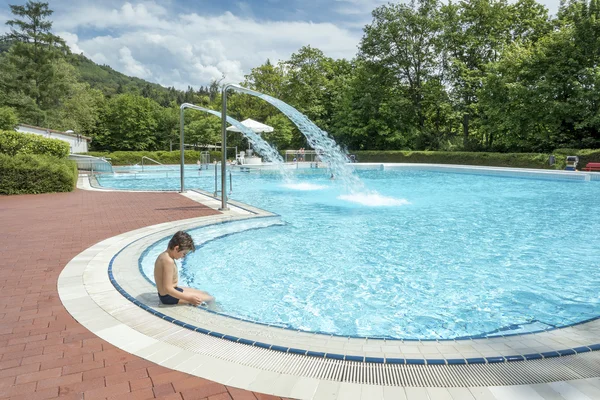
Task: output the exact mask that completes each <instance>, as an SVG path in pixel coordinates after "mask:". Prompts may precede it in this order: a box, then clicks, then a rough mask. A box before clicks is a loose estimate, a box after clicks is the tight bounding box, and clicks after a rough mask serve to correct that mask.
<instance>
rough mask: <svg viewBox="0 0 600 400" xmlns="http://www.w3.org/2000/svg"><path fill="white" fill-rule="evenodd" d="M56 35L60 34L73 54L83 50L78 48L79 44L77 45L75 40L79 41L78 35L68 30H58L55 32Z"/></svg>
mask: <svg viewBox="0 0 600 400" xmlns="http://www.w3.org/2000/svg"><path fill="white" fill-rule="evenodd" d="M57 35H58V36H60V37H61V38H63V39H65V43H67V46H69V48H70V49H71V51H72V52H73V53H75V54H81V53H84V54H85V52H84V51H83V50H81V49H80V48H79V46H78V45H77V42H78V41H79V37H78V36H77V35H76V34H74V33H70V32H58V33H57Z"/></svg>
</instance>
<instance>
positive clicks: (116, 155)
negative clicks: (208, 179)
mask: <svg viewBox="0 0 600 400" xmlns="http://www.w3.org/2000/svg"><path fill="white" fill-rule="evenodd" d="M85 154H86V155H89V156H94V157H106V158H110V162H111V163H112V165H134V164H141V163H142V157H143V156H146V157H150V158H152V159H153V160H156V161H158V162H159V163H162V164H179V163H180V155H181V152H180V151H179V150H178V151H115V152H112V153H103V152H97V151H92V152H88V153H85ZM228 154H229V153H228ZM234 157H235V155H234V154H233V153H231V157H229V158H234ZM199 159H200V152H199V151H195V150H186V151H185V163H186V164H195V163H196V161H198V160H199ZM210 160H211V161H214V160H221V152H220V151H211V152H210ZM146 163H147V164H148V165H156V164H155V163H153V162H152V161H148V160H146V161H144V164H146Z"/></svg>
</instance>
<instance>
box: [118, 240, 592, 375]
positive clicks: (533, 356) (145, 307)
mask: <svg viewBox="0 0 600 400" xmlns="http://www.w3.org/2000/svg"><path fill="white" fill-rule="evenodd" d="M148 236H149V235H148ZM145 237H146V236H144V237H142V238H139V239H137V240H135V241H133V242H131V243H129V244H128V245H126V246H125V247H123V248H122V249H121V250H119V251H118V252H117V253H116V254H115V255H114V256H113V257H112V258H111V260H110V263H109V265H108V278H109V280H110V282H111V283H112V285H113V286H114V287H115V289H116V290H117V291H118V292H119V293H120V294H121V295H123V297H125V298H126V299H127V300H129V301H131V302H132V303H133V304H135V305H136V306H138V307H140V308H141V309H143V310H145V311H147V312H149V313H151V314H152V315H155V316H157V317H159V318H161V319H164V320H166V321H169V322H171V323H173V324H176V325H178V326H181V327H183V328H185V329H189V330H192V331H196V332H199V333H202V334H205V335H210V336H214V337H217V338H220V339H224V340H229V341H232V342H237V343H241V344H245V345H248V346H256V347H259V348H264V349H269V350H274V351H281V352H285V353H291V354H299V355H306V356H309V357H318V358H329V359H334V360H345V361H353V362H365V363H376V364H401V365H410V364H412V365H464V364H493V363H504V362H515V361H524V360H539V359H542V358H552V357H562V356H568V355H574V354H579V353H586V352H590V351H597V350H600V343H598V344H592V345H589V346H581V347H576V348H572V349H563V350H559V351H550V352H544V353H541V354H539V353H533V354H524V355H512V356H506V357H502V356H497V357H486V358H483V357H480V358H466V359H462V358H451V359H440V358H437V359H427V358H422V359H421V358H416V359H415V358H407V359H405V358H383V357H364V356H354V355H344V354H336V353H322V352H315V351H309V350H304V349H297V348H290V347H284V346H276V345H271V344H268V343H262V342H255V341H252V340H248V339H244V338H238V337H236V336H231V335H226V334H223V333H219V332H214V331H209V330H207V329H204V328H200V327H197V326H194V325H191V324H188V323H184V322H182V321H180V320H177V319H175V318H173V317H170V316H168V315H165V314H163V313H161V312H159V311H156V310H154V309H153V308H152V307H149V306H148V305H146V304H144V303H142V302H140V301H139V300H137V299H136V298H134V297H133V296H131V295H130V294H129V293H127V292H126V291H125V290H124V289H123V288H122V287H121V286H120V285H119V284H118V282H117V281H116V279H115V277H114V275H113V270H112V269H113V263H114V261H115V259H116V258H117V257H118V256H119V254H121V253H122V252H123V251H124V250H125V249H126V248H127V247H129V246H130V245H132V244H134V243H135V242H137V241H139V240H142V239H144V238H145ZM142 275H143V276H144V277H145V278H146V279H148V277H146V276H145V274H143V273H142ZM151 283H153V282H151ZM204 311H208V312H213V311H210V310H204ZM217 314H219V313H217ZM220 315H223V316H227V315H225V314H220ZM227 317H229V316H227ZM230 318H231V317H230ZM598 318H600V317H598ZM235 319H241V318H235ZM595 319H597V318H592V319H590V320H587V321H585V322H590V321H593V320H595ZM250 322H253V321H250ZM254 323H256V324H257V325H267V324H263V323H258V322H254ZM582 323H583V322H582ZM573 325H577V324H573ZM269 326H274V327H278V328H281V326H278V325H269ZM553 329H558V328H553ZM553 329H550V330H553ZM292 330H295V331H300V330H298V329H292ZM311 333H318V332H311ZM531 333H535V332H527V333H522V334H510V335H504V336H515V335H527V334H531ZM326 334H327V335H329V336H341V335H331V334H329V333H326ZM343 337H349V338H361V339H364V338H365V337H362V336H343ZM494 337H499V336H494ZM474 338H475V337H472V338H469V339H466V338H460V339H447V340H438V341H439V342H444V341H459V340H463V339H466V340H471V339H474ZM483 338H485V337H483ZM367 339H385V340H388V341H403V342H414V341H417V342H418V341H419V340H418V339H398V338H390V339H388V338H383V337H378V338H367ZM477 339H480V338H477ZM424 341H425V340H424Z"/></svg>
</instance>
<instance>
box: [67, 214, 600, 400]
mask: <svg viewBox="0 0 600 400" xmlns="http://www.w3.org/2000/svg"><path fill="white" fill-rule="evenodd" d="M206 222H207V218H199V219H194V220H187V221H178V222H175V223H169V224H160V225H155V226H152V227H147V228H143V229H139V230H136V231H132V232H129V233H127V234H123V235H118V236H115V237H113V238H110V239H107V240H105V241H102V242H100V243H98V244H96V245H94V246H92V247H90V248H89V249H87V250H85V251H84V252H82V253H80V254H79V255H78V256H77V257H75V258H74V259H73V260H71V262H69V264H67V266H66V267H65V269H64V270H63V272H62V273H61V276H60V278H59V281H58V287H59V295H60V298H61V301H62V302H63V304H64V305H65V308H66V309H67V310H68V311H69V312H70V313H71V314H72V315H73V316H74V317H75V318H76V319H77V320H78V321H79V322H80V323H81V324H82V325H83V326H85V327H86V328H88V329H90V330H91V331H92V332H94V333H95V334H97V335H98V336H99V337H101V338H103V339H105V340H107V341H108V342H110V343H112V344H113V345H115V346H117V347H119V348H122V349H123V350H126V351H128V352H130V353H133V354H135V355H137V356H140V357H142V358H145V359H148V360H150V361H153V362H155V363H158V364H160V365H163V366H165V367H168V368H172V369H175V370H179V371H182V372H186V373H190V374H192V375H196V376H200V377H203V378H206V379H210V380H214V381H216V382H219V383H223V384H227V385H230V386H235V387H239V388H242V389H248V390H253V391H259V392H263V393H269V394H275V395H279V396H286V397H295V398H314V397H318V396H317V395H318V393H320V392H322V391H325V390H326V391H328V392H330V391H331V390H334V391H335V392H339V391H340V390H342V389H343V388H347V387H349V386H352V385H355V386H356V387H359V388H363V389H364V388H381V387H384V388H386V389H385V390H386V391H388V392H389V391H390V390H391V391H392V392H393V391H394V390H398V389H400V388H399V386H421V385H422V384H421V383H419V382H428V384H427V385H426V386H430V387H441V386H446V387H447V386H448V382H449V381H448V379H450V382H451V384H450V386H452V387H454V386H456V387H463V386H465V384H466V385H467V386H470V385H473V386H478V385H480V383H481V382H488V383H487V384H488V385H498V384H499V380H498V379H499V378H498V374H500V375H502V376H504V378H503V379H504V381H505V384H526V383H540V382H544V381H547V380H548V378H547V377H548V376H550V375H549V374H548V373H547V372H548V371H549V370H548V369H550V370H552V371H553V373H552V374H551V375H552V376H553V377H554V378H557V377H558V379H585V378H590V377H593V376H596V375H597V374H596V373H595V372H590V371H589V368H588V370H586V368H585V365H589V363H597V362H598V361H599V360H600V356H599V354H600V353H597V352H594V353H592V352H588V353H586V354H579V355H571V356H563V357H555V358H547V359H540V360H532V361H523V362H510V363H508V362H505V363H493V364H478V365H477V364H475V365H462V366H460V365H459V366H456V365H437V364H436V363H435V362H432V363H429V365H426V363H421V364H417V365H410V364H374V363H371V362H369V361H371V360H368V359H366V358H363V359H362V361H363V362H358V361H360V360H352V359H350V358H346V359H345V360H340V359H330V358H326V357H325V358H319V357H311V356H307V355H300V354H294V353H291V352H286V353H283V352H281V351H277V350H278V349H277V348H273V347H272V346H270V348H268V349H267V348H262V347H258V346H248V345H246V344H243V343H239V342H237V341H236V342H233V341H228V340H227V338H225V339H224V338H223V337H218V336H214V335H210V334H203V333H200V332H198V331H191V330H187V329H184V328H183V327H182V326H181V325H180V324H179V325H178V324H177V323H175V322H174V320H173V322H169V321H170V320H167V319H165V318H157V316H155V315H152V314H150V313H148V312H146V311H144V310H143V309H141V308H139V307H138V306H137V305H135V304H133V303H132V302H130V301H129V300H127V299H126V298H125V297H123V296H122V295H121V294H120V293H118V292H117V291H116V290H115V289H114V287H113V285H112V283H111V282H110V280H109V278H108V273H107V268H108V264H109V263H110V261H111V260H113V259H115V255H116V254H117V253H121V254H123V252H125V249H126V248H128V246H130V245H131V244H132V243H134V242H136V241H142V240H144V238H147V237H148V236H151V235H152V234H158V235H161V236H166V235H167V232H173V231H175V230H179V229H182V228H184V229H185V227H186V226H192V225H197V224H198V223H206ZM122 251H123V252H122ZM134 265H135V266H136V267H137V265H136V264H135V263H134ZM138 275H139V272H138ZM184 308H187V309H188V310H192V311H195V312H196V313H197V311H198V310H195V309H193V308H192V307H184ZM203 314H208V313H203ZM164 315H166V314H164ZM227 318H228V317H227ZM123 320H126V321H127V323H124V321H123ZM573 360H582V361H577V362H574V361H573ZM529 363H536V364H535V365H536V366H535V368H536V370H539V371H540V374H539V376H537V377H532V376H528V377H521V378H519V379H516V378H515V375H514V371H513V373H511V374H504V373H500V372H499V368H500V370H505V369H507V370H512V369H515V368H517V369H519V368H523V367H522V366H523V365H529ZM248 364H250V365H248ZM574 364H577V365H579V364H581V365H582V366H581V367H578V368H575V370H576V372H577V373H574V372H573V370H574V367H573V365H574ZM371 365H372V367H370V366H371ZM377 365H380V366H379V367H377ZM458 367H460V368H467V369H468V370H472V375H471V374H470V373H467V376H463V375H464V371H463V372H459V370H457V369H456V368H458ZM373 368H376V370H377V371H379V369H381V371H379V372H378V374H379V375H377V376H378V377H379V378H377V377H376V375H374V374H375V371H376V370H373ZM439 368H445V369H448V370H446V371H445V372H443V373H441V371H440V370H439ZM561 368H562V369H564V370H565V371H564V372H565V373H564V374H563V375H561V374H560V373H559V372H557V371H558V370H559V369H561ZM349 371H354V373H355V374H358V375H355V378H352V379H354V380H352V379H348V378H349V377H350V375H348V373H349ZM436 371H437V372H436ZM544 371H546V372H544ZM467 372H468V371H467ZM415 374H416V375H417V376H418V375H419V374H423V375H424V376H427V377H428V378H423V379H425V380H424V381H418V380H417V381H415V380H414V379H416V378H414V376H415ZM432 374H433V375H432ZM449 375H450V376H451V378H448V376H449ZM432 376H433V377H432ZM452 376H454V377H453V378H452ZM509 376H512V377H513V378H515V379H516V380H515V379H513V378H509ZM356 377H358V378H356ZM410 377H413V378H410ZM561 377H562V378H561ZM534 378H536V379H534ZM482 379H483V380H482ZM511 379H512V380H511ZM501 380H502V379H501ZM357 382H359V383H357ZM461 382H462V384H461ZM477 382H479V384H478V383H477ZM374 390H375V389H374ZM378 390H381V389H376V391H378ZM382 393H383V392H382ZM369 398H373V399H378V398H383V397H382V396H378V395H374V396H373V397H369Z"/></svg>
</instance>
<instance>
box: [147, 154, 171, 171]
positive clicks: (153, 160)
mask: <svg viewBox="0 0 600 400" xmlns="http://www.w3.org/2000/svg"><path fill="white" fill-rule="evenodd" d="M144 160H150V161H152V162H153V163H156V164H158V165H162V166H163V167H166V168H167V169H170V170H173V171H175V170H176V168H170V167H169V166H167V165H165V164H163V163H161V162H158V161H156V160H155V159H153V158H150V157H148V156H142V172H144Z"/></svg>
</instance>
